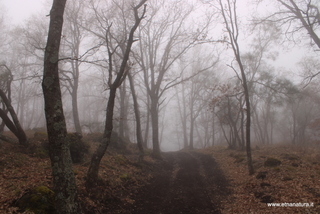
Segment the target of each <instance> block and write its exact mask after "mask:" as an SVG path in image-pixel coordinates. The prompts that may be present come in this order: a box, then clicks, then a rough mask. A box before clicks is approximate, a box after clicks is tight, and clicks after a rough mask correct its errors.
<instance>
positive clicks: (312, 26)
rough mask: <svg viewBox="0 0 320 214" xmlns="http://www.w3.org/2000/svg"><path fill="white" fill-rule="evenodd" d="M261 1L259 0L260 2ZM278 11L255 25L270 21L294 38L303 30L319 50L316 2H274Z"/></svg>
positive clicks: (312, 0) (291, 0) (319, 39)
mask: <svg viewBox="0 0 320 214" xmlns="http://www.w3.org/2000/svg"><path fill="white" fill-rule="evenodd" d="M260 1H261V0H260ZM276 2H277V3H278V4H277V5H276V8H278V11H276V12H274V13H273V14H271V15H269V16H267V17H264V18H260V20H259V21H257V23H260V22H265V21H270V22H273V23H275V24H277V25H280V26H285V27H286V30H285V33H286V34H287V35H290V36H291V37H294V36H295V35H298V32H300V31H302V30H305V31H306V32H307V33H308V36H307V37H308V38H310V39H311V40H312V42H313V44H315V45H316V46H317V47H318V48H320V37H319V31H318V30H319V28H320V11H319V3H318V2H317V0H306V1H298V0H276Z"/></svg>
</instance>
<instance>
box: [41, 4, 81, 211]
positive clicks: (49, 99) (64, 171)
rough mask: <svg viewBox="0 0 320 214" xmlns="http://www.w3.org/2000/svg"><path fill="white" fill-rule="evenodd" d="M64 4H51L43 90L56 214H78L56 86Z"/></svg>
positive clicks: (61, 109) (74, 185)
mask: <svg viewBox="0 0 320 214" xmlns="http://www.w3.org/2000/svg"><path fill="white" fill-rule="evenodd" d="M65 4H66V0H54V1H53V4H52V9H51V11H50V25H49V33H48V38H47V45H46V48H45V56H44V71H43V81H42V90H43V94H44V101H45V116H46V122H47V131H48V138H49V139H48V140H49V154H50V160H51V167H52V176H53V189H54V192H55V205H56V209H57V213H68V214H69V213H70V214H71V213H72V214H78V213H81V210H80V205H79V204H78V202H77V188H76V182H75V177H74V173H73V169H72V161H71V156H70V149H69V143H68V141H67V140H66V139H67V129H66V122H65V118H64V114H63V108H62V100H61V90H60V82H59V72H58V63H59V48H60V41H61V32H62V26H63V13H64V8H65Z"/></svg>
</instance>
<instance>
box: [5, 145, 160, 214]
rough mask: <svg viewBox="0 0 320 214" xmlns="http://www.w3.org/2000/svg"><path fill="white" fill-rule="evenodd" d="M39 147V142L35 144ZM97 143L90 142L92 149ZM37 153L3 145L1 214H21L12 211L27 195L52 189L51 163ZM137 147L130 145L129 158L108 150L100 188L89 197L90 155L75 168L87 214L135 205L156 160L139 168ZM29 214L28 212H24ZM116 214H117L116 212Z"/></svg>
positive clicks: (146, 161)
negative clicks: (86, 178) (41, 188)
mask: <svg viewBox="0 0 320 214" xmlns="http://www.w3.org/2000/svg"><path fill="white" fill-rule="evenodd" d="M33 143H34V145H33V147H34V146H39V147H40V142H33ZM97 144H98V143H97V142H90V145H91V147H92V148H95V147H96V146H97ZM33 151H35V152H36V153H37V152H39V151H38V150H37V149H34V148H33V149H32V151H30V149H27V150H26V149H25V148H23V147H20V146H19V145H17V144H14V145H13V144H9V143H6V142H0V170H1V176H0V213H1V214H2V213H3V214H10V213H18V208H16V207H11V205H12V203H13V202H14V201H15V200H17V199H19V198H20V197H21V196H22V195H23V194H24V193H25V192H27V191H28V190H29V189H32V188H34V187H36V186H42V185H43V186H47V187H49V188H52V177H51V166H50V159H49V158H48V157H45V156H43V155H42V152H41V157H38V156H39V154H34V153H33ZM138 154H139V153H138V151H137V148H136V145H134V144H132V145H128V147H127V151H126V154H122V153H120V152H119V151H115V150H111V149H109V150H108V151H107V154H106V155H105V157H104V158H103V160H102V162H101V168H100V171H99V176H100V178H101V179H100V186H99V187H98V188H97V189H95V190H94V191H92V192H91V193H88V192H87V191H86V190H85V188H84V186H85V185H84V182H85V177H86V173H87V170H88V166H89V164H90V155H88V157H87V158H86V160H85V162H84V163H83V164H76V165H74V172H75V176H76V180H77V186H78V195H79V199H80V203H81V204H82V207H83V208H84V213H106V212H108V211H109V210H112V211H114V210H118V211H119V213H121V209H122V208H121V207H122V205H125V204H131V203H133V202H134V199H133V194H134V193H135V192H136V191H137V189H139V188H140V187H141V186H143V185H145V184H146V183H147V182H148V180H149V179H150V177H151V173H149V172H150V171H151V170H152V169H151V166H152V163H153V162H154V160H153V159H151V158H150V157H148V156H146V157H145V161H144V163H142V164H138V163H137V160H138V156H139V155H138ZM25 213H28V212H25ZM115 213H116V212H115Z"/></svg>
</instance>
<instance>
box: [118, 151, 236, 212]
mask: <svg viewBox="0 0 320 214" xmlns="http://www.w3.org/2000/svg"><path fill="white" fill-rule="evenodd" d="M152 170H153V175H154V177H153V179H152V180H151V181H150V183H149V184H148V185H146V186H144V187H142V188H141V189H140V190H139V191H138V192H137V194H136V195H135V196H134V201H135V202H134V203H133V204H132V205H129V206H126V207H122V211H121V213H132V214H134V213H136V214H144V213H153V214H169V213H170V214H173V213H174V214H178V213H183V214H188V213H190V214H191V213H192V214H197V213H201V214H206V213H221V212H220V210H221V206H220V204H221V203H220V202H221V200H224V198H225V197H226V196H227V195H228V194H229V192H230V191H229V189H228V182H227V180H226V178H225V177H224V175H223V172H222V170H221V169H220V168H219V166H218V164H217V163H216V161H215V160H214V159H213V158H212V156H211V155H206V154H202V153H197V152H171V153H164V154H163V161H161V162H160V163H158V164H157V165H155V166H154V167H153V169H152ZM113 213H117V211H116V210H114V211H113Z"/></svg>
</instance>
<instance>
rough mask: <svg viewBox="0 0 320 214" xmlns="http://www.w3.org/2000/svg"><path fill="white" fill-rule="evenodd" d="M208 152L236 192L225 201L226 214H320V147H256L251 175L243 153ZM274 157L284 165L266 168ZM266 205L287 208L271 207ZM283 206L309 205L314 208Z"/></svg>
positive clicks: (213, 150) (215, 148)
mask: <svg viewBox="0 0 320 214" xmlns="http://www.w3.org/2000/svg"><path fill="white" fill-rule="evenodd" d="M206 152H208V153H211V154H213V157H214V158H215V159H216V161H217V162H218V163H219V164H220V166H221V168H222V170H223V171H224V172H225V174H226V176H227V178H228V179H229V181H230V184H231V189H232V191H233V193H232V196H231V197H229V199H228V200H227V201H224V213H226V214H227V213H320V149H319V148H306V147H295V146H292V145H281V146H279V145H278V146H276V145H275V146H263V147H262V146H261V148H259V147H256V148H255V149H253V152H252V156H253V163H254V168H255V174H254V175H252V176H249V175H248V169H247V164H246V153H245V152H244V151H235V150H229V149H226V148H224V147H214V148H211V149H208V150H206ZM271 158H273V159H275V160H278V161H281V164H280V165H278V166H273V167H270V166H265V162H266V160H267V159H271ZM276 165H277V164H276ZM267 203H277V204H273V205H275V206H278V205H280V206H281V205H282V206H284V207H280V206H279V207H270V206H271V204H269V206H268V204H267ZM278 203H280V204H278ZM281 203H309V205H312V207H307V206H306V205H307V204H305V207H292V206H294V205H297V204H281Z"/></svg>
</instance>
